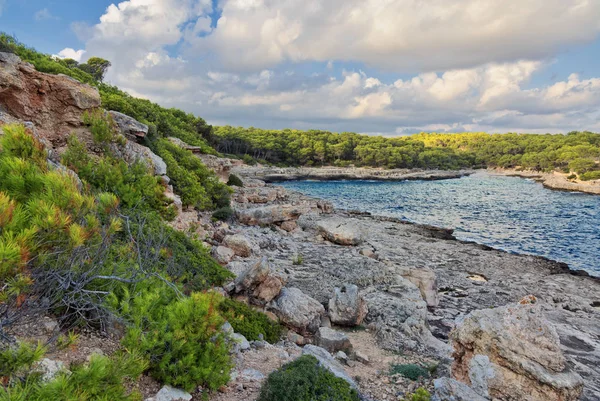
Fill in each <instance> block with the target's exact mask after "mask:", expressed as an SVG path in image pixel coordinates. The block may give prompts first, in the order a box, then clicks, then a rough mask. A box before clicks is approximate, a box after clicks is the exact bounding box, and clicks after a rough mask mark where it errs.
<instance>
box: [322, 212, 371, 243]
mask: <svg viewBox="0 0 600 401" xmlns="http://www.w3.org/2000/svg"><path fill="white" fill-rule="evenodd" d="M317 228H318V230H319V232H320V233H321V235H323V237H324V238H325V239H327V240H328V241H331V242H334V243H336V244H339V245H359V244H360V243H362V242H363V241H364V233H363V232H362V229H361V227H360V226H359V225H358V224H357V223H356V222H355V221H353V220H350V219H342V218H339V217H332V218H329V219H325V220H321V221H319V222H317Z"/></svg>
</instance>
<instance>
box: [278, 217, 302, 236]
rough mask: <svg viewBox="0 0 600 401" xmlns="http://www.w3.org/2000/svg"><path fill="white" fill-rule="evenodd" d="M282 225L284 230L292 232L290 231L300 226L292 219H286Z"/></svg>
mask: <svg viewBox="0 0 600 401" xmlns="http://www.w3.org/2000/svg"><path fill="white" fill-rule="evenodd" d="M280 227H281V229H282V230H284V231H287V232H288V233H290V232H292V231H294V230H295V229H296V228H298V223H296V222H295V221H292V220H289V221H284V222H283V223H281V226H280Z"/></svg>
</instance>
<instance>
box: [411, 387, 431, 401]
mask: <svg viewBox="0 0 600 401" xmlns="http://www.w3.org/2000/svg"><path fill="white" fill-rule="evenodd" d="M405 400H406V401H430V400H431V394H429V391H427V390H425V389H424V388H423V387H419V388H418V389H417V390H416V391H415V392H414V393H412V394H408V395H407V397H406V398H405Z"/></svg>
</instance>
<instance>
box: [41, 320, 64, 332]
mask: <svg viewBox="0 0 600 401" xmlns="http://www.w3.org/2000/svg"><path fill="white" fill-rule="evenodd" d="M42 324H43V326H44V331H45V332H46V333H48V334H53V333H54V332H55V331H57V330H58V329H59V327H60V326H59V325H58V322H57V321H56V320H54V319H52V318H50V317H45V318H44V321H43V323H42Z"/></svg>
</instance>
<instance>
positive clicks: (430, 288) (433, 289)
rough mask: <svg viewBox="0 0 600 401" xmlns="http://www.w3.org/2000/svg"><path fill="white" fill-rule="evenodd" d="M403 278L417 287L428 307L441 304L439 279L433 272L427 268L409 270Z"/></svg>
mask: <svg viewBox="0 0 600 401" xmlns="http://www.w3.org/2000/svg"><path fill="white" fill-rule="evenodd" d="M402 277H404V278H405V279H407V280H409V281H410V282H411V283H413V284H414V285H416V286H417V288H418V289H419V291H420V292H421V295H422V296H423V299H424V300H425V302H426V303H427V306H431V307H436V306H438V305H439V303H440V299H439V296H438V286H437V277H436V275H435V273H434V272H433V270H431V269H427V268H420V269H409V270H408V271H406V272H405V273H402Z"/></svg>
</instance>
